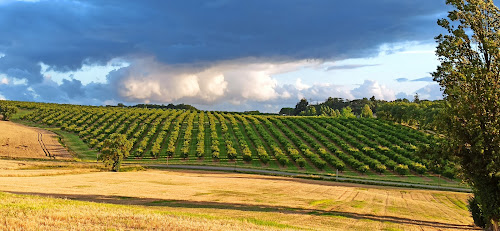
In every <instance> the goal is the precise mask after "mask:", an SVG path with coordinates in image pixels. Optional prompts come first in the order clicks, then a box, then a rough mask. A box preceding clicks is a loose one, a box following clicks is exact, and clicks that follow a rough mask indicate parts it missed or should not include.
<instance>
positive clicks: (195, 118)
mask: <svg viewBox="0 0 500 231" xmlns="http://www.w3.org/2000/svg"><path fill="white" fill-rule="evenodd" d="M10 103H11V104H16V105H17V106H19V107H21V108H25V109H28V110H29V111H28V112H27V111H23V112H24V113H25V114H24V115H22V116H21V117H20V118H21V119H22V120H24V121H30V122H33V123H36V124H44V125H46V126H51V127H56V128H60V129H61V130H63V131H65V132H69V133H73V134H76V135H77V136H78V137H79V138H80V139H81V140H82V141H83V142H85V143H86V144H87V145H88V146H89V147H90V148H92V149H93V150H95V151H99V150H100V148H101V145H102V143H103V141H104V139H106V138H107V137H108V136H109V135H110V134H112V133H122V134H125V135H127V137H128V138H129V139H130V140H131V141H133V143H134V145H133V148H132V150H131V155H130V156H129V158H128V159H127V161H128V162H136V163H148V164H165V163H166V161H167V157H168V161H169V163H177V164H199V165H229V166H233V165H234V166H239V167H249V168H267V169H279V170H282V171H295V172H304V173H321V174H329V173H336V171H337V170H339V171H340V172H341V173H342V174H344V175H345V176H366V175H368V176H378V177H379V178H380V177H384V176H386V177H389V178H390V177H392V178H393V180H401V179H399V178H401V176H406V177H417V178H418V177H420V178H422V177H425V176H427V177H433V174H441V173H442V172H441V171H443V170H442V169H434V168H433V166H431V165H429V161H427V160H422V159H421V158H419V157H418V156H417V155H416V151H417V150H418V148H419V147H423V146H426V145H430V144H433V143H435V142H437V141H436V139H437V138H435V137H433V136H431V135H428V134H425V133H423V132H421V131H418V130H415V129H412V128H409V127H405V126H402V125H398V124H395V123H392V122H388V121H384V120H378V119H367V118H349V119H342V118H332V117H301V116H263V115H246V114H238V113H225V112H204V111H190V110H175V109H174V110H162V109H143V108H118V107H93V106H78V105H59V104H43V103H27V102H10ZM80 158H82V159H86V158H87V159H93V160H95V155H87V156H80ZM446 171H448V170H446ZM389 178H387V179H389ZM428 181H432V180H428Z"/></svg>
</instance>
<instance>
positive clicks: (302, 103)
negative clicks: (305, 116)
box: [293, 99, 309, 115]
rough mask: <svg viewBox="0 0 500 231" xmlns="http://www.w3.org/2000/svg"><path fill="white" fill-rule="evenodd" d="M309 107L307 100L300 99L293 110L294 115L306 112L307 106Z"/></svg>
mask: <svg viewBox="0 0 500 231" xmlns="http://www.w3.org/2000/svg"><path fill="white" fill-rule="evenodd" d="M308 105H309V102H307V99H301V100H300V101H299V102H298V103H297V105H295V110H293V114H294V115H299V114H300V113H301V112H303V111H305V110H307V106H308Z"/></svg>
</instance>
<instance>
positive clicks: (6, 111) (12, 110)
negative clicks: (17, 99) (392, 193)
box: [0, 105, 18, 121]
mask: <svg viewBox="0 0 500 231" xmlns="http://www.w3.org/2000/svg"><path fill="white" fill-rule="evenodd" d="M17 111H18V110H17V107H15V106H7V105H5V106H2V105H0V114H1V115H2V117H3V120H5V121H8V120H10V117H11V116H12V115H14V114H16V113H17Z"/></svg>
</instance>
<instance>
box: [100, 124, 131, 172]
mask: <svg viewBox="0 0 500 231" xmlns="http://www.w3.org/2000/svg"><path fill="white" fill-rule="evenodd" d="M131 148H132V142H131V141H130V140H128V139H127V136H125V135H123V134H117V133H115V134H112V135H111V136H110V137H109V138H108V139H106V140H104V144H103V146H102V150H101V153H102V154H101V156H99V159H100V160H102V161H103V162H104V164H105V165H106V167H111V171H114V172H118V171H120V165H121V162H122V160H123V158H126V157H127V156H128V155H129V152H130V149H131Z"/></svg>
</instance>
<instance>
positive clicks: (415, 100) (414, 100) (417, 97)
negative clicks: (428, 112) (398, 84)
mask: <svg viewBox="0 0 500 231" xmlns="http://www.w3.org/2000/svg"><path fill="white" fill-rule="evenodd" d="M413 102H414V103H420V97H419V96H418V93H415V96H413Z"/></svg>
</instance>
